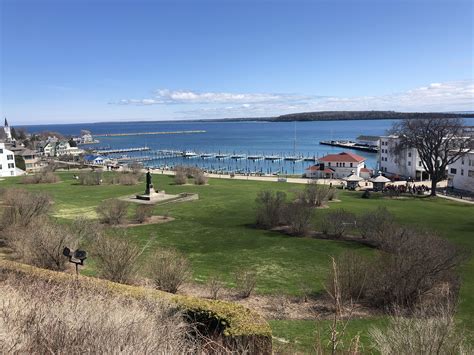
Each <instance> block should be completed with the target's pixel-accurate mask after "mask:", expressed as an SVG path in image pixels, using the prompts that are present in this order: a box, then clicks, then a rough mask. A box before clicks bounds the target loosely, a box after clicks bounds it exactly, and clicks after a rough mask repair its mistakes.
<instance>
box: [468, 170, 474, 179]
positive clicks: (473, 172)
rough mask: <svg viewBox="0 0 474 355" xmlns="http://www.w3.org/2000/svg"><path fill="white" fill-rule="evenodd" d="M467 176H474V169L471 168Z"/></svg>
mask: <svg viewBox="0 0 474 355" xmlns="http://www.w3.org/2000/svg"><path fill="white" fill-rule="evenodd" d="M467 176H469V177H472V178H474V170H469V171H468V172H467Z"/></svg>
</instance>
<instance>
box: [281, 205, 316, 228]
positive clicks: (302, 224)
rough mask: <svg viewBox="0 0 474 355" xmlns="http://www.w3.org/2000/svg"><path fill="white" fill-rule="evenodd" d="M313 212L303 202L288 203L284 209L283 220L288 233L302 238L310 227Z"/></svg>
mask: <svg viewBox="0 0 474 355" xmlns="http://www.w3.org/2000/svg"><path fill="white" fill-rule="evenodd" d="M313 213H314V210H313V209H312V208H311V206H310V205H308V204H307V203H305V202H304V201H301V200H297V201H294V202H290V203H288V204H287V205H286V208H285V220H286V223H287V224H288V227H289V232H290V233H291V234H293V235H298V236H304V235H305V234H307V233H308V231H309V230H310V227H311V220H312V218H313Z"/></svg>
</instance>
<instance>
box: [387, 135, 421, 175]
mask: <svg viewBox="0 0 474 355" xmlns="http://www.w3.org/2000/svg"><path fill="white" fill-rule="evenodd" d="M398 144H400V138H399V137H398V136H394V135H391V136H382V137H380V147H379V156H378V164H379V170H380V171H382V172H383V173H384V174H385V175H389V176H399V177H405V178H412V179H415V180H420V181H421V180H426V179H428V178H429V175H428V173H427V172H426V171H425V168H424V167H423V164H422V162H421V159H420V158H419V156H418V151H417V150H416V148H405V149H402V150H400V151H398V152H396V149H395V148H396V147H397V145H398Z"/></svg>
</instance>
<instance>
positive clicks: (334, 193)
mask: <svg viewBox="0 0 474 355" xmlns="http://www.w3.org/2000/svg"><path fill="white" fill-rule="evenodd" d="M336 199H337V190H336V189H335V188H334V187H330V188H329V191H328V201H334V200H336Z"/></svg>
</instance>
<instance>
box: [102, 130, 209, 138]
mask: <svg viewBox="0 0 474 355" xmlns="http://www.w3.org/2000/svg"><path fill="white" fill-rule="evenodd" d="M195 133H206V131H204V130H194V131H161V132H130V133H104V134H95V135H94V136H96V137H126V136H152V135H158V134H195Z"/></svg>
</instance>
